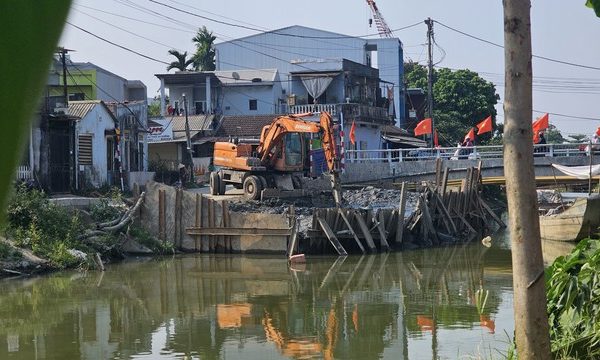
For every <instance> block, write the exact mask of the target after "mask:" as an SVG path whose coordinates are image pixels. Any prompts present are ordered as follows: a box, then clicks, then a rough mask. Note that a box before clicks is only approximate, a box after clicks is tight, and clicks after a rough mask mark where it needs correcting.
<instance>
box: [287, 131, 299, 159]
mask: <svg viewBox="0 0 600 360" xmlns="http://www.w3.org/2000/svg"><path fill="white" fill-rule="evenodd" d="M284 146H285V164H286V165H288V166H298V165H301V164H302V140H301V139H300V134H299V133H288V134H286V135H285V145H284Z"/></svg>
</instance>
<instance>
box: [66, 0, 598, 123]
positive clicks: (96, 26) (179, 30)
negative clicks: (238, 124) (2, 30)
mask: <svg viewBox="0 0 600 360" xmlns="http://www.w3.org/2000/svg"><path fill="white" fill-rule="evenodd" d="M156 1H157V2H160V3H164V4H167V5H170V6H174V7H179V8H184V9H186V10H187V11H190V12H193V13H195V14H198V15H201V16H204V17H208V18H211V19H215V20H219V21H223V22H229V23H234V24H238V25H243V26H249V27H252V28H260V29H268V30H272V29H278V28H282V27H286V26H290V25H296V24H297V25H304V26H309V27H315V28H319V29H323V30H329V31H333V32H338V33H342V34H347V35H356V36H363V35H366V34H375V33H376V29H375V27H374V25H373V27H372V28H369V25H368V19H369V18H370V17H371V12H370V10H369V8H368V6H367V5H366V1H363V0H320V1H316V0H304V1H301V2H298V1H286V0H255V1H248V0H246V1H242V0H213V1H192V0H156ZM532 2H533V4H532V36H533V53H534V54H535V55H538V56H543V57H548V58H552V59H556V60H560V61H565V62H570V63H575V64H580V65H585V66H591V67H597V68H600V45H599V43H598V40H597V35H598V34H600V18H596V17H595V15H594V13H593V11H592V10H591V9H588V8H586V7H585V6H584V3H585V0H575V1H573V0H533V1H532ZM377 5H378V7H379V9H380V11H381V12H382V14H383V17H384V18H385V20H386V22H387V23H388V25H389V26H390V28H392V29H399V28H402V27H404V26H408V25H411V24H414V23H417V22H422V21H423V20H424V19H426V18H427V17H431V18H432V19H434V20H436V21H438V22H440V23H443V24H445V25H447V26H449V27H452V28H455V29H457V30H460V31H462V32H465V33H468V34H470V35H473V36H477V37H479V38H482V39H485V40H489V41H491V42H494V43H497V44H503V36H504V35H503V23H502V18H503V14H502V1H501V0H495V1H492V0H454V1H441V0H438V1H433V0H420V1H414V0H413V1H402V0H378V1H377ZM152 12H155V13H158V14H160V15H163V16H167V17H170V18H171V19H172V20H169V19H165V18H163V17H160V16H158V15H157V14H155V13H152ZM69 22H71V23H72V24H74V25H77V26H79V27H82V28H84V29H86V30H88V31H90V32H92V33H94V34H96V35H99V36H101V37H103V38H105V39H108V40H111V41H113V42H115V43H117V44H119V45H122V46H125V47H127V48H130V49H132V50H135V51H137V52H140V53H143V54H145V55H148V56H151V57H154V58H156V59H159V60H161V61H165V62H171V61H172V57H171V56H170V55H168V53H167V51H168V50H169V49H171V48H175V49H178V50H181V51H184V50H187V51H188V52H189V53H192V52H193V51H194V46H193V44H192V42H191V38H192V37H193V36H194V33H195V30H194V29H196V28H198V27H200V26H202V25H205V26H206V27H207V28H208V29H209V30H212V31H213V32H214V34H215V35H216V36H217V42H221V41H227V40H231V39H233V38H238V37H242V36H247V35H252V34H256V33H257V32H256V31H252V30H248V29H243V28H240V27H234V26H229V25H224V24H220V23H217V22H214V21H210V20H206V19H202V18H199V17H196V16H191V15H187V14H183V13H181V12H178V11H176V10H172V9H168V8H166V7H164V6H161V5H160V4H157V3H156V2H152V1H151V0H104V1H91V0H87V1H86V0H75V1H74V4H73V7H72V8H71V13H70V15H69ZM426 30H427V28H426V25H425V24H422V25H419V26H415V27H411V28H409V29H406V30H401V31H397V32H395V35H396V36H397V37H398V38H400V40H401V41H402V42H403V44H404V51H405V52H404V54H405V60H408V59H412V60H413V61H418V62H420V63H423V64H425V63H426V60H427V49H426V47H425V42H426ZM434 31H435V38H436V41H437V44H438V45H439V46H440V47H441V48H442V49H443V51H444V52H445V54H446V55H445V57H443V59H442V54H443V52H442V51H441V50H439V49H435V51H434V61H435V62H438V61H440V60H442V61H441V62H440V63H439V65H438V66H442V67H449V68H452V69H460V68H468V69H471V70H473V71H477V72H479V73H480V75H481V76H483V77H484V78H486V79H488V80H490V81H493V82H494V83H495V84H496V89H497V92H498V94H499V95H500V97H501V98H502V97H503V93H504V75H503V72H504V52H503V49H501V48H498V47H495V46H493V45H489V44H486V43H483V42H481V41H477V40H475V39H472V38H469V37H467V36H465V35H462V34H459V33H457V32H454V31H452V30H449V29H446V28H444V27H443V26H441V25H440V24H437V23H436V24H435V28H434ZM134 34H135V35H134ZM136 35H137V36H136ZM375 37H376V36H375ZM60 45H61V46H64V47H66V48H68V49H73V50H75V52H73V53H71V59H72V60H73V61H82V62H86V61H89V62H92V63H94V64H96V65H99V66H101V67H103V68H105V69H107V70H109V71H112V72H114V73H116V74H118V75H120V76H122V77H125V78H127V79H139V80H142V81H143V82H144V83H145V84H146V86H147V87H148V97H153V96H155V95H157V94H158V88H159V81H158V80H157V79H156V78H155V77H154V74H156V73H164V72H166V66H165V65H164V64H161V63H158V62H154V61H152V60H148V59H144V58H142V57H140V56H138V55H134V54H132V53H129V52H127V51H125V50H122V49H119V48H118V47H115V46H113V45H110V44H107V43H105V42H102V41H101V40H98V39H96V38H94V37H93V36H91V35H89V34H87V33H85V32H83V31H81V30H79V29H76V28H74V27H73V26H71V25H68V24H67V25H66V27H65V30H64V33H63V36H62V39H61V44H60ZM292 57H294V55H291V54H290V58H292ZM296 57H297V56H296ZM533 66H534V68H533V73H534V94H533V95H534V102H533V108H534V109H535V110H539V111H543V112H551V113H557V114H563V115H568V116H575V117H584V118H590V119H577V118H573V117H567V116H558V115H550V123H551V124H554V125H556V126H557V127H558V128H559V129H560V130H561V131H562V132H563V134H565V135H568V134H574V133H585V134H590V133H592V132H593V130H594V129H596V128H597V127H598V126H600V70H594V69H586V68H581V67H576V66H568V65H564V64H558V63H553V62H549V61H546V60H541V59H534V61H533ZM497 108H498V115H499V116H498V120H499V121H503V116H502V107H501V105H498V106H497ZM533 115H534V116H539V115H541V114H540V113H534V114H533Z"/></svg>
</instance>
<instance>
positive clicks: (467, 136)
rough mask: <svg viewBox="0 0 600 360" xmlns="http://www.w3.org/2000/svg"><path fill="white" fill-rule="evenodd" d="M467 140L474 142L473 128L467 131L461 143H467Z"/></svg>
mask: <svg viewBox="0 0 600 360" xmlns="http://www.w3.org/2000/svg"><path fill="white" fill-rule="evenodd" d="M467 138H469V140H471V141H475V128H471V130H469V132H468V133H467V135H465V138H464V140H463V141H467Z"/></svg>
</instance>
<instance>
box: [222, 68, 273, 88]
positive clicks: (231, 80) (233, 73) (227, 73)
mask: <svg viewBox="0 0 600 360" xmlns="http://www.w3.org/2000/svg"><path fill="white" fill-rule="evenodd" d="M214 73H215V75H216V76H217V78H219V80H220V81H221V82H222V83H223V84H225V85H235V84H248V83H253V81H252V80H253V79H260V80H261V82H274V81H275V80H276V79H277V69H256V70H223V71H215V72H214Z"/></svg>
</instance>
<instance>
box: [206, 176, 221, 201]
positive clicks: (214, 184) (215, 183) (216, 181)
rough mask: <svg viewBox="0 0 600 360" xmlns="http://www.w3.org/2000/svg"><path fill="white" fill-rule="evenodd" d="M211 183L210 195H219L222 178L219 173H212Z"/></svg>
mask: <svg viewBox="0 0 600 360" xmlns="http://www.w3.org/2000/svg"><path fill="white" fill-rule="evenodd" d="M209 183H210V194H211V195H219V190H220V184H221V178H220V176H219V173H218V172H216V171H213V172H211V173H210V177H209Z"/></svg>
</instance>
